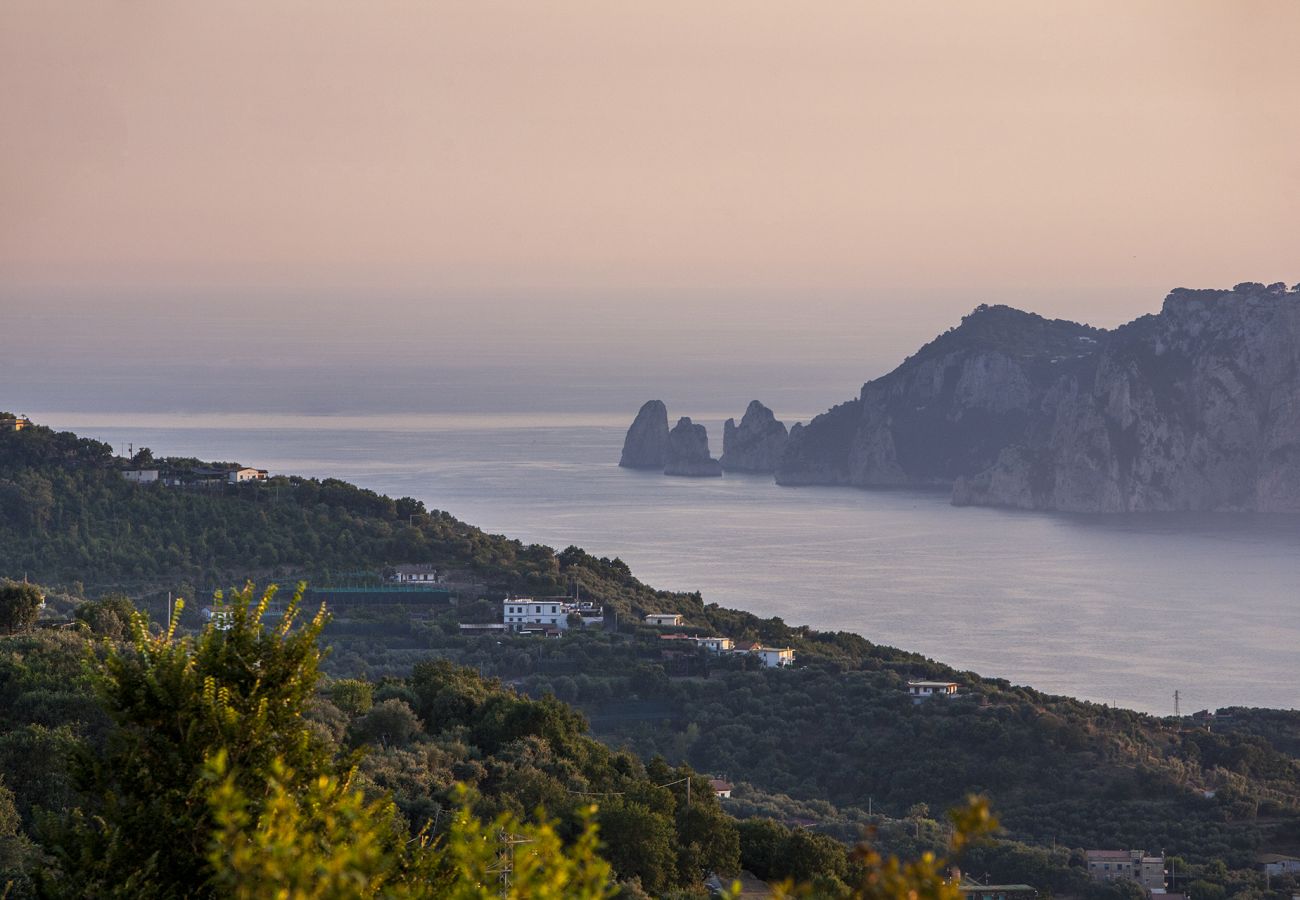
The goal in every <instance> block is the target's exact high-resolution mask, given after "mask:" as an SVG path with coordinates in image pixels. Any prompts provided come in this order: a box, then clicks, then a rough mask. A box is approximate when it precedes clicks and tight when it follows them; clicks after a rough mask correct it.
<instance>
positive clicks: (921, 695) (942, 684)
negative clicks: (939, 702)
mask: <svg viewBox="0 0 1300 900" xmlns="http://www.w3.org/2000/svg"><path fill="white" fill-rule="evenodd" d="M907 692H908V693H909V694H910V695H911V696H912V702H913V703H920V702H921V701H923V700H929V699H930V698H931V697H955V696H957V682H955V681H909V682H908V683H907Z"/></svg>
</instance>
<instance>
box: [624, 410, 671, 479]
mask: <svg viewBox="0 0 1300 900" xmlns="http://www.w3.org/2000/svg"><path fill="white" fill-rule="evenodd" d="M667 462H668V407H666V406H664V402H663V401H662V400H649V401H647V402H646V403H645V404H644V405H643V406H642V407H641V410H640V412H638V413H637V414H636V418H635V419H634V420H633V421H632V427H631V428H629V429H628V430H627V436H626V437H625V438H624V439H623V455H622V456H621V457H619V460H618V464H619V465H620V466H623V467H624V468H628V469H662V468H663V467H664V466H665V465H666V464H667Z"/></svg>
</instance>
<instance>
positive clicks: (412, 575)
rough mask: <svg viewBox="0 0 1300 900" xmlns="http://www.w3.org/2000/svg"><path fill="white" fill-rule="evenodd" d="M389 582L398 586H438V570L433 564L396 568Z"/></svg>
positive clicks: (415, 564)
mask: <svg viewBox="0 0 1300 900" xmlns="http://www.w3.org/2000/svg"><path fill="white" fill-rule="evenodd" d="M389 580H390V581H396V582H397V583H398V584H437V583H438V569H437V567H436V566H434V565H433V564H432V563H412V564H410V565H401V566H394V567H393V575H392V577H391V578H390V579H389Z"/></svg>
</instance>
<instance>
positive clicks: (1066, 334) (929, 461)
mask: <svg viewBox="0 0 1300 900" xmlns="http://www.w3.org/2000/svg"><path fill="white" fill-rule="evenodd" d="M1100 334H1101V332H1099V331H1098V330H1097V329H1094V328H1089V327H1088V326H1086V325H1078V324H1075V323H1073V322H1065V321H1060V320H1056V321H1050V320H1047V319H1044V318H1042V317H1041V316H1036V315H1033V314H1032V313H1024V312H1020V311H1019V310H1014V309H1011V308H1010V307H1006V306H993V307H988V306H982V307H980V308H979V309H977V310H976V311H975V312H973V313H971V314H970V315H969V316H967V317H966V318H965V319H963V320H962V324H961V325H960V326H959V327H958V328H955V329H953V330H951V331H949V332H947V333H946V334H943V335H941V336H940V337H938V338H936V339H935V340H933V341H931V342H930V343H929V344H927V345H925V346H924V347H922V348H921V350H919V351H918V352H917V353H916V354H915V355H914V356H912V357H910V358H909V359H907V360H906V361H905V362H904V363H903V364H902V365H901V366H899V367H898V368H897V369H895V370H894V371H893V372H891V373H889V374H888V375H885V376H883V377H881V378H877V379H876V380H874V381H870V382H868V383H867V384H865V385H863V387H862V392H861V393H860V394H859V396H858V398H857V399H856V400H851V401H849V402H847V403H843V404H841V405H839V406H837V407H835V408H833V409H831V410H830V411H829V412H826V413H823V414H822V415H820V416H817V417H816V418H814V419H813V420H812V421H811V422H809V423H808V425H807V426H806V427H804V428H803V429H800V430H799V431H798V432H797V433H794V432H792V433H791V435H790V441H789V444H788V445H787V448H786V452H785V454H784V456H783V457H782V459H781V462H780V464H779V465H778V467H777V470H776V480H777V482H778V483H780V484H844V485H854V486H857V487H898V486H913V487H922V486H923V487H929V486H948V485H951V484H952V483H953V481H954V479H956V478H958V477H960V476H963V475H965V476H971V475H975V474H976V473H978V472H981V471H984V470H985V469H987V468H988V467H989V466H991V465H992V464H993V463H994V462H995V461H996V460H997V457H998V454H999V452H1000V451H1001V450H1002V449H1003V448H1004V447H1006V446H1007V445H1008V444H1010V443H1013V442H1015V441H1017V440H1019V439H1021V438H1022V437H1023V436H1024V434H1025V433H1026V431H1027V430H1028V428H1029V426H1030V424H1031V422H1032V421H1033V419H1034V417H1035V415H1036V414H1037V413H1036V411H1037V409H1038V407H1039V406H1040V404H1041V401H1042V398H1043V397H1044V396H1045V394H1046V392H1047V391H1048V389H1049V388H1050V387H1051V385H1052V384H1053V383H1054V382H1055V381H1056V379H1057V378H1058V377H1059V375H1060V373H1062V372H1064V371H1073V370H1075V369H1078V368H1080V367H1081V366H1086V365H1087V362H1088V360H1089V358H1090V357H1091V356H1092V355H1094V354H1095V348H1096V346H1097V341H1098V339H1099V335H1100Z"/></svg>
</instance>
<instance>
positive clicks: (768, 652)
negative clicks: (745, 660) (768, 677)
mask: <svg viewBox="0 0 1300 900" xmlns="http://www.w3.org/2000/svg"><path fill="white" fill-rule="evenodd" d="M751 652H753V653H756V654H758V658H759V659H761V660H762V661H763V665H765V666H767V668H769V669H779V668H782V667H784V666H793V665H794V651H793V650H791V649H790V648H789V647H755V648H754V649H753V650H752V651H751Z"/></svg>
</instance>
